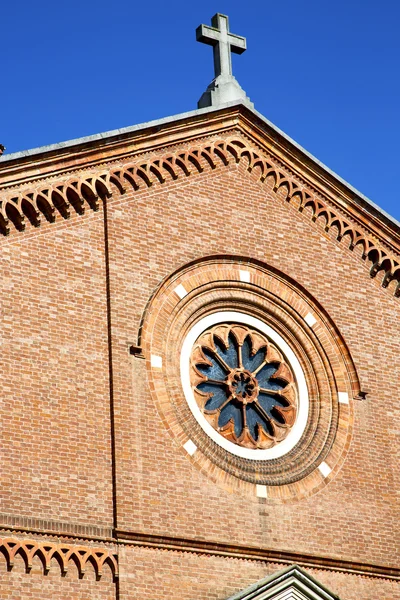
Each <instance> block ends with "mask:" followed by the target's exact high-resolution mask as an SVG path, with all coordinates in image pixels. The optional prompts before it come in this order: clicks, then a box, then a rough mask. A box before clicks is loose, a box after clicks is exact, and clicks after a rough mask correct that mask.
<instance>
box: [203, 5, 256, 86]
mask: <svg viewBox="0 0 400 600" xmlns="http://www.w3.org/2000/svg"><path fill="white" fill-rule="evenodd" d="M211 25H212V27H209V26H208V25H199V27H198V28H197V29H196V39H197V41H198V42H203V44H208V45H209V46H212V47H213V53H214V71H215V77H218V76H219V75H232V60H231V52H234V53H235V54H242V53H243V52H244V51H245V50H246V38H244V37H240V36H239V35H234V34H233V33H230V32H229V20H228V17H227V16H226V15H221V14H220V13H217V14H216V15H214V16H213V18H212V19H211Z"/></svg>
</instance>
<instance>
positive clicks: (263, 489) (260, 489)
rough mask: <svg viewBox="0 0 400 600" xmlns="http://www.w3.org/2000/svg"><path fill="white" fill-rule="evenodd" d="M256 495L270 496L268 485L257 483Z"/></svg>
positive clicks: (260, 496)
mask: <svg viewBox="0 0 400 600" xmlns="http://www.w3.org/2000/svg"><path fill="white" fill-rule="evenodd" d="M256 495H257V497H258V498H268V490H267V486H266V485H260V484H259V483H257V485H256Z"/></svg>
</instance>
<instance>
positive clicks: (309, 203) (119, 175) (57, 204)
mask: <svg viewBox="0 0 400 600" xmlns="http://www.w3.org/2000/svg"><path fill="white" fill-rule="evenodd" d="M242 161H246V162H247V170H248V171H249V172H253V174H254V175H255V176H256V177H257V178H258V180H259V181H260V182H261V183H264V182H266V181H271V183H272V188H273V191H274V192H275V193H277V194H279V197H281V198H283V199H284V200H285V201H286V202H288V203H289V204H291V205H292V206H293V207H295V208H296V209H297V210H298V211H299V212H301V213H303V212H304V214H309V215H310V218H311V220H312V221H313V222H317V221H318V223H320V222H321V224H322V226H323V228H324V229H325V231H326V232H328V231H330V230H332V231H334V232H335V237H336V239H337V240H338V241H339V242H343V243H344V244H345V245H346V246H347V247H348V248H349V249H350V250H354V249H356V248H358V247H360V248H361V258H362V259H363V260H368V261H369V262H370V263H371V269H370V275H371V277H375V276H376V275H377V274H378V273H379V272H381V271H383V277H382V286H383V287H388V285H389V284H390V283H391V282H392V281H395V282H397V285H395V286H394V295H395V296H396V297H400V259H398V257H397V255H393V254H392V253H391V250H388V249H385V248H384V247H383V244H382V243H381V242H379V241H377V240H376V237H375V236H373V235H372V234H370V233H368V232H366V231H365V224H362V225H361V224H360V225H359V226H358V225H357V224H355V223H354V222H353V219H354V217H352V218H349V217H348V216H346V215H345V214H344V211H339V210H338V208H337V207H336V206H332V205H331V204H330V203H329V201H328V200H324V199H322V197H321V196H320V195H319V193H318V192H315V191H313V190H312V189H311V188H310V186H309V185H308V184H307V189H306V183H305V182H304V183H300V182H299V180H298V178H295V177H292V176H290V175H289V174H288V172H287V171H286V170H284V169H283V168H282V167H281V166H279V165H278V163H277V161H274V160H273V159H272V158H271V157H268V156H266V155H264V153H263V152H262V150H259V149H257V150H255V149H254V148H253V147H251V145H250V143H249V142H247V141H246V140H245V139H244V138H241V137H239V136H237V137H231V138H229V139H222V140H221V139H220V140H216V141H213V142H212V143H210V142H209V141H206V142H205V143H204V144H203V145H199V146H196V147H193V148H191V149H190V150H187V151H183V152H182V151H177V152H176V153H172V154H171V153H168V154H165V155H163V156H162V157H159V158H155V159H152V160H148V161H146V162H137V161H133V162H132V161H129V162H126V163H124V164H120V165H118V166H117V165H115V164H114V165H113V166H111V167H110V168H109V169H106V170H104V171H100V172H96V173H95V174H88V173H81V174H80V175H79V176H75V177H70V178H69V179H68V180H66V181H64V182H62V181H61V182H60V181H56V182H49V183H47V185H45V186H39V187H38V188H37V189H32V190H25V189H24V190H23V191H21V192H19V193H16V191H15V190H13V191H12V192H11V193H9V194H7V193H6V192H4V197H3V199H2V200H1V201H0V232H1V233H2V234H3V235H8V234H9V233H10V228H11V227H14V228H15V229H16V230H18V231H24V229H25V226H26V222H27V221H28V222H29V223H30V224H31V225H32V226H34V227H39V226H40V224H41V221H42V220H43V219H45V220H46V221H48V222H54V221H55V219H56V215H60V216H61V217H62V218H64V219H68V218H69V217H70V216H71V214H73V213H76V214H83V213H84V212H85V210H87V209H90V210H93V211H97V210H98V209H99V201H100V199H105V198H107V197H110V196H111V195H115V194H119V195H123V194H124V193H125V192H127V191H128V190H133V191H135V192H136V191H141V190H143V189H148V188H149V187H151V186H153V185H156V186H157V185H162V184H164V183H166V182H171V181H176V180H178V179H182V178H184V177H189V176H191V175H194V174H196V175H198V174H201V173H203V172H207V171H210V170H214V169H216V168H217V167H221V166H226V165H229V164H230V163H232V162H235V163H240V162H242ZM342 212H343V214H342Z"/></svg>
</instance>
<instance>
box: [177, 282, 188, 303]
mask: <svg viewBox="0 0 400 600" xmlns="http://www.w3.org/2000/svg"><path fill="white" fill-rule="evenodd" d="M174 292H175V294H177V295H178V296H179V298H180V299H181V300H182V298H184V297H185V296H187V291H186V290H185V288H184V287H183V285H182V284H181V283H180V284H179V285H177V286H176V288H175V289H174Z"/></svg>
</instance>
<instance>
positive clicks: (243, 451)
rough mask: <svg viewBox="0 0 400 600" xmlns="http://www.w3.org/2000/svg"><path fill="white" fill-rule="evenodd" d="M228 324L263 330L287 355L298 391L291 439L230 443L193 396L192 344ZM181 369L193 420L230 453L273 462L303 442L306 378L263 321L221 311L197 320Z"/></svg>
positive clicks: (291, 353) (284, 344) (285, 345)
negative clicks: (261, 445)
mask: <svg viewBox="0 0 400 600" xmlns="http://www.w3.org/2000/svg"><path fill="white" fill-rule="evenodd" d="M226 322H232V323H240V324H243V325H248V326H250V327H252V328H254V329H256V330H259V331H261V333H263V334H264V335H265V336H266V337H267V338H269V339H270V340H272V341H273V342H274V343H275V344H276V345H277V346H278V348H279V349H280V350H281V351H282V353H283V355H284V356H285V358H286V360H287V362H288V363H289V365H290V366H291V368H292V369H293V372H294V375H295V379H296V385H297V390H298V411H297V416H296V421H295V423H294V425H293V427H292V429H291V431H290V433H289V434H288V436H287V437H286V438H285V439H284V440H282V441H281V442H280V443H278V444H277V445H276V446H273V447H272V448H267V449H252V448H244V447H242V446H238V445H237V444H234V443H233V442H231V441H229V440H227V439H226V438H224V437H223V436H222V435H220V434H219V433H218V432H217V431H216V430H215V429H214V428H213V427H212V426H211V424H210V423H209V422H208V421H207V419H206V418H205V417H204V415H203V413H202V412H201V410H200V408H199V406H198V404H197V402H196V399H195V397H194V393H193V389H192V385H191V383H190V354H191V351H192V348H193V345H194V343H195V342H196V340H197V339H198V338H199V336H200V335H201V334H202V333H203V332H204V331H205V330H206V329H208V328H210V327H212V326H213V325H217V324H219V323H226ZM180 369H181V382H182V388H183V393H184V395H185V398H186V401H187V403H188V405H189V408H190V410H191V411H192V413H193V416H194V418H195V419H196V421H197V422H198V424H199V425H200V427H201V428H202V429H203V431H204V432H205V433H206V434H207V435H208V436H209V437H210V438H211V439H212V440H213V441H214V442H215V443H216V444H218V445H219V446H220V447H221V448H224V450H226V451H227V452H230V453H231V454H233V455H235V456H239V457H240V458H245V459H248V460H273V459H275V458H280V457H281V456H284V455H285V454H287V453H288V452H290V450H292V449H293V448H294V447H295V446H296V444H297V443H298V442H299V441H300V439H301V437H302V435H303V433H304V430H305V428H306V426H307V420H308V412H309V394H308V387H307V382H306V378H305V375H304V372H303V369H302V367H301V364H300V361H299V360H298V358H297V356H296V354H295V353H294V351H293V350H292V349H291V347H290V346H289V344H288V343H287V342H285V340H284V339H283V338H282V336H281V335H280V334H279V333H278V332H277V331H275V330H274V329H272V327H271V326H270V325H268V324H267V323H265V322H263V321H261V320H260V319H259V318H257V317H254V316H252V315H249V314H246V313H243V312H240V311H218V312H214V313H211V314H209V315H207V316H205V317H203V318H202V319H200V321H197V322H196V323H195V324H194V325H193V327H192V328H191V329H190V331H189V332H188V333H187V335H186V337H185V339H184V341H183V344H182V349H181V356H180Z"/></svg>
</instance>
